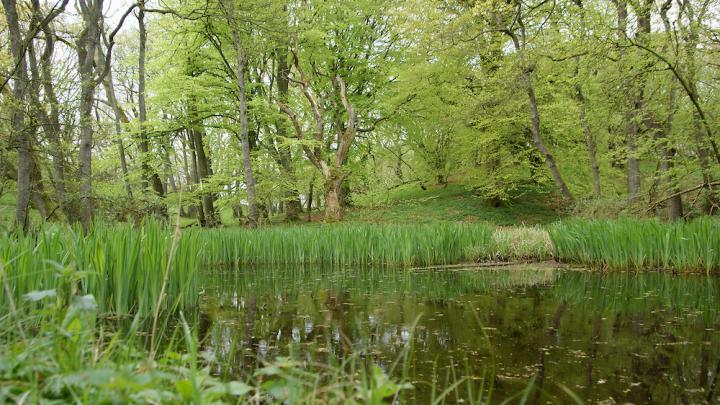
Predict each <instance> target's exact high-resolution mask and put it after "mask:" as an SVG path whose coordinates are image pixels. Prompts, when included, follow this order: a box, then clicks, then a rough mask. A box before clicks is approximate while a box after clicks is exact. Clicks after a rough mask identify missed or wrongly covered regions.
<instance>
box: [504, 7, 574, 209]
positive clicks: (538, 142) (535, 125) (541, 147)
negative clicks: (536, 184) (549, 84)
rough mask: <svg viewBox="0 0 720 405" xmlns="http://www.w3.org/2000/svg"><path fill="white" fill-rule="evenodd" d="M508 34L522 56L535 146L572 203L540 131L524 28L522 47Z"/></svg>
mask: <svg viewBox="0 0 720 405" xmlns="http://www.w3.org/2000/svg"><path fill="white" fill-rule="evenodd" d="M518 24H519V25H520V26H521V27H524V26H523V23H522V20H520V18H519V17H518ZM506 33H507V34H508V35H509V36H510V38H511V39H512V41H513V45H514V46H515V51H517V52H518V54H519V55H520V62H521V66H522V73H521V75H520V78H521V80H522V82H523V85H524V86H525V91H526V92H527V96H528V101H529V104H530V121H531V126H530V132H531V134H532V139H533V143H534V144H535V147H536V148H537V149H538V151H540V153H541V154H542V156H543V158H544V159H545V164H546V165H547V167H548V169H549V170H550V174H552V177H553V180H554V181H555V185H556V186H557V187H558V188H559V189H560V192H561V193H562V195H563V197H565V199H567V200H570V201H572V200H573V195H572V193H571V192H570V189H569V188H568V186H567V185H566V184H565V180H563V177H562V175H561V174H560V170H559V169H558V167H557V164H556V163H555V158H554V157H553V155H552V154H551V153H550V151H549V150H548V148H547V147H546V146H545V143H544V142H543V140H542V137H541V135H540V134H541V130H540V112H539V111H538V104H537V99H536V97H535V89H534V87H533V84H532V79H531V78H530V70H529V68H528V67H527V66H526V62H525V60H524V58H525V55H524V49H525V32H524V28H522V33H521V36H522V41H523V43H522V45H521V44H520V40H519V39H518V36H517V35H516V34H515V33H514V32H512V31H506Z"/></svg>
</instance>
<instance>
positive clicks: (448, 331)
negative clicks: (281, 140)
mask: <svg viewBox="0 0 720 405" xmlns="http://www.w3.org/2000/svg"><path fill="white" fill-rule="evenodd" d="M202 284H203V286H204V290H205V291H204V299H203V312H204V314H205V315H204V317H203V318H204V319H206V320H207V321H209V322H205V325H204V326H205V327H204V328H203V329H204V332H203V334H204V336H205V340H204V342H205V343H204V345H205V348H206V350H211V351H213V352H214V353H215V354H216V355H217V356H218V358H220V359H226V360H227V359H230V358H232V359H233V360H232V361H231V362H230V364H231V365H232V367H231V372H232V373H233V374H244V373H249V372H252V370H253V369H254V368H255V367H257V366H258V365H260V364H262V361H263V359H264V358H274V357H276V356H284V355H288V353H290V352H291V351H292V353H293V354H294V355H297V356H300V358H307V359H314V360H318V359H321V358H322V357H323V356H329V355H333V356H336V357H337V358H344V357H345V356H348V355H349V354H350V353H355V354H356V355H358V356H359V357H360V358H362V359H367V360H372V361H373V362H374V363H376V364H378V365H380V367H382V368H384V369H385V370H387V371H388V372H390V373H391V374H394V375H395V376H396V377H398V378H399V377H403V376H405V378H407V380H409V381H410V382H411V383H412V384H413V385H414V386H415V389H414V390H412V391H411V392H408V393H406V394H405V397H404V398H402V399H403V400H404V401H406V402H417V403H427V402H429V401H428V400H429V398H430V397H431V396H432V392H433V389H435V393H438V392H440V391H443V390H445V389H446V388H447V387H450V386H452V385H453V382H455V381H459V379H461V378H463V377H468V378H470V379H472V381H473V384H475V385H476V386H477V387H480V385H481V384H484V389H485V390H487V389H488V387H489V386H490V384H492V398H491V402H493V403H496V402H501V401H502V400H504V399H507V398H509V397H512V396H519V395H523V393H524V391H525V390H526V387H528V384H529V383H530V382H531V381H533V382H534V386H535V387H536V388H539V389H534V390H532V392H529V394H528V399H529V402H535V403H548V402H564V403H568V402H572V401H573V399H572V396H576V397H578V398H582V399H583V400H584V401H588V402H594V403H598V402H605V403H614V402H616V401H617V402H632V403H636V404H640V403H698V402H700V403H702V402H705V401H708V402H713V401H717V400H718V399H720V397H719V394H718V391H720V387H717V386H718V385H720V381H718V371H720V279H717V278H710V277H704V276H673V275H669V274H661V273H644V274H627V273H613V274H602V273H592V272H584V271H569V270H559V269H552V268H519V269H518V268H516V269H493V270H490V269H480V270H478V269H464V270H453V271H448V270H435V271H423V272H412V271H407V270H388V269H382V270H380V269H340V270H338V269H327V270H323V269H307V268H306V269H290V270H289V269H268V268H265V269H252V270H247V269H243V270H223V271H216V270H214V271H212V272H210V273H208V274H207V275H206V276H204V279H203V281H202ZM396 361H399V363H400V365H399V366H396V367H393V364H394V363H395V362H396ZM433 387H434V388H433ZM568 391H569V392H571V393H572V394H568ZM467 395H468V394H467V392H466V388H465V385H461V386H459V388H458V389H456V390H452V392H450V394H449V396H448V401H449V402H455V401H456V400H458V399H462V398H464V397H466V396H467ZM518 398H519V397H518ZM464 399H467V398H464Z"/></svg>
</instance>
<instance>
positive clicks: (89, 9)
mask: <svg viewBox="0 0 720 405" xmlns="http://www.w3.org/2000/svg"><path fill="white" fill-rule="evenodd" d="M79 4H80V9H81V14H82V16H83V20H84V22H85V24H84V31H83V34H82V35H81V36H80V38H78V42H77V54H78V64H79V72H80V156H79V161H80V205H81V207H80V222H81V223H82V226H83V231H85V232H86V233H87V232H89V230H90V224H91V222H92V219H93V211H94V210H93V206H94V201H93V196H92V147H93V132H94V130H93V116H92V109H93V100H94V97H95V86H96V83H95V69H94V62H95V53H96V52H97V48H98V47H99V42H100V19H101V18H102V5H103V1H102V0H96V1H86V0H80V1H79Z"/></svg>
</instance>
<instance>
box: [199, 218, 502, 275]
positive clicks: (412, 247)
mask: <svg viewBox="0 0 720 405" xmlns="http://www.w3.org/2000/svg"><path fill="white" fill-rule="evenodd" d="M197 232H199V233H201V234H202V239H203V240H204V241H205V250H204V252H203V257H204V260H205V261H206V262H209V263H212V264H222V265H228V264H235V265H288V264H292V265H307V264H312V265H323V266H351V265H352V266H386V265H392V266H403V267H409V266H429V265H439V264H450V263H459V262H463V261H467V260H472V259H473V257H472V256H471V255H470V254H469V248H470V247H471V246H484V245H486V244H487V243H488V241H489V240H490V236H491V234H492V230H491V229H490V227H488V226H487V225H481V224H455V223H436V224H423V225H393V226H390V225H360V224H358V225H337V226H323V227H312V226H299V227H290V228H267V229H260V230H245V229H220V230H210V231H197Z"/></svg>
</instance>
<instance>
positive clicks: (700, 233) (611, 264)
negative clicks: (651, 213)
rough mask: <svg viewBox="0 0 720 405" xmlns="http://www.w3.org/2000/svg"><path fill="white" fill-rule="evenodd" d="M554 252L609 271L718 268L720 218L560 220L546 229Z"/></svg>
mask: <svg viewBox="0 0 720 405" xmlns="http://www.w3.org/2000/svg"><path fill="white" fill-rule="evenodd" d="M549 233H550V239H551V240H552V245H553V255H554V257H555V258H556V259H557V260H559V261H563V262H571V263H578V264H582V265H586V266H591V267H599V268H603V269H609V270H652V269H660V270H675V271H703V272H706V273H710V272H715V271H718V270H720V221H718V220H717V219H713V218H704V219H698V220H695V221H691V222H676V223H663V222H660V221H656V220H617V221H607V220H603V221H564V222H559V223H556V224H553V225H552V226H551V227H550V228H549Z"/></svg>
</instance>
